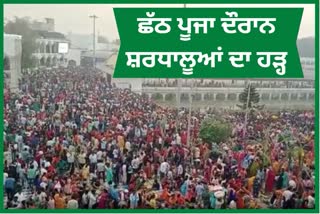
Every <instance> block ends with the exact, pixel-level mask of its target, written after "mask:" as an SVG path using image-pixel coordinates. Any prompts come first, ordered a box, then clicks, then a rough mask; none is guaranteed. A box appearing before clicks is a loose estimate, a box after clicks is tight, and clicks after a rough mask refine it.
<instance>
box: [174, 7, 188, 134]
mask: <svg viewBox="0 0 320 214" xmlns="http://www.w3.org/2000/svg"><path fill="white" fill-rule="evenodd" d="M186 7H187V5H186V4H183V8H186ZM181 85H182V83H181V78H178V79H177V93H176V101H177V118H176V126H177V129H178V127H179V126H180V122H179V119H180V118H179V117H180V116H179V109H180V101H181V100H180V96H181Z"/></svg>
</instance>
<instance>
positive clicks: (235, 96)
mask: <svg viewBox="0 0 320 214" xmlns="http://www.w3.org/2000/svg"><path fill="white" fill-rule="evenodd" d="M227 99H228V100H232V101H233V100H236V99H237V94H228V96H227Z"/></svg>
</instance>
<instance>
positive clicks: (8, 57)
mask: <svg viewBox="0 0 320 214" xmlns="http://www.w3.org/2000/svg"><path fill="white" fill-rule="evenodd" d="M21 39H22V37H21V36H20V35H13V34H4V41H3V44H4V53H3V67H4V80H5V85H6V86H7V87H5V88H10V90H11V91H12V92H14V91H16V90H18V88H19V78H20V76H21V54H22V46H21Z"/></svg>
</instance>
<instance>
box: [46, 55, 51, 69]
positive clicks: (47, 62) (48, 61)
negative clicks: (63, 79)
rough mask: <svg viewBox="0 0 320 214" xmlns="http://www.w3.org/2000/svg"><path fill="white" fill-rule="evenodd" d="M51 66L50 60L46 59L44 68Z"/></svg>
mask: <svg viewBox="0 0 320 214" xmlns="http://www.w3.org/2000/svg"><path fill="white" fill-rule="evenodd" d="M50 65H51V58H50V57H48V58H47V60H46V66H47V67H49V66H50Z"/></svg>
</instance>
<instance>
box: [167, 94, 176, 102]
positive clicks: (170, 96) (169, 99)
mask: <svg viewBox="0 0 320 214" xmlns="http://www.w3.org/2000/svg"><path fill="white" fill-rule="evenodd" d="M175 99H176V95H175V94H166V96H165V100H166V101H173V100H175Z"/></svg>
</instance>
